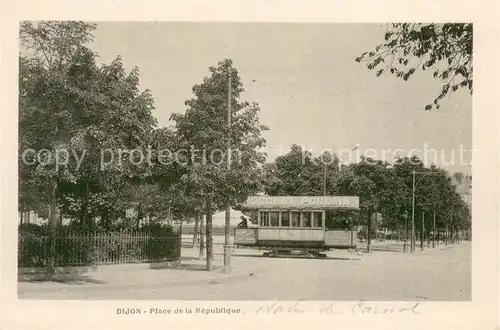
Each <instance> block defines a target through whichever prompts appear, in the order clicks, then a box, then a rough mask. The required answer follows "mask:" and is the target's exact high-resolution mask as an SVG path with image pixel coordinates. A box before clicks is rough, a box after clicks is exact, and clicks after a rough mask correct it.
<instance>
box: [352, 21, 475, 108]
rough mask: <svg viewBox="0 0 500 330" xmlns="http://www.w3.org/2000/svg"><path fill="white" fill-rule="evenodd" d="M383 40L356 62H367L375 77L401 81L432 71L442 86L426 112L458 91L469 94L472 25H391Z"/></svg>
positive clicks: (427, 106) (471, 74)
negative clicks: (416, 74)
mask: <svg viewBox="0 0 500 330" xmlns="http://www.w3.org/2000/svg"><path fill="white" fill-rule="evenodd" d="M384 39H385V42H384V43H382V44H380V45H378V46H377V47H375V49H374V50H373V51H370V52H365V53H363V54H362V55H361V56H360V57H357V58H356V61H357V62H361V61H363V62H366V66H367V68H368V69H369V70H376V74H377V76H380V75H382V74H383V73H386V72H389V73H390V74H393V75H395V76H396V77H398V78H401V79H403V80H408V79H410V77H411V76H412V75H413V74H414V73H415V72H417V70H419V69H421V70H423V71H425V70H432V71H433V76H434V78H437V79H440V80H442V81H443V86H442V89H441V92H440V93H439V94H438V96H437V97H436V98H435V99H434V101H433V104H428V105H426V106H425V109H426V110H431V109H432V108H433V107H436V108H438V109H439V107H440V103H439V102H440V100H441V99H443V98H444V97H445V96H446V95H448V94H449V93H450V92H455V91H457V90H458V89H459V88H467V89H468V90H469V92H470V94H472V83H473V67H472V45H473V29H472V23H445V24H434V23H432V24H417V23H394V24H391V25H390V26H389V27H388V29H387V32H386V33H385V36H384Z"/></svg>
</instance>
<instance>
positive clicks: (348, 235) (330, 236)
mask: <svg viewBox="0 0 500 330" xmlns="http://www.w3.org/2000/svg"><path fill="white" fill-rule="evenodd" d="M325 234H326V235H325V236H326V239H325V247H327V248H332V249H353V248H356V246H357V242H358V233H357V232H356V231H355V230H327V231H326V233H325Z"/></svg>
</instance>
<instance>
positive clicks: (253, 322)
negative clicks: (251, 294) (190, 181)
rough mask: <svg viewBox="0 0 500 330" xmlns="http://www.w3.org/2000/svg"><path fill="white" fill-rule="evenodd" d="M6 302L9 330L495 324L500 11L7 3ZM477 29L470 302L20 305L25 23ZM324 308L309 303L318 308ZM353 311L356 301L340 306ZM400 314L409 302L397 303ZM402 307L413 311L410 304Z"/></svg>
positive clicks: (472, 5)
mask: <svg viewBox="0 0 500 330" xmlns="http://www.w3.org/2000/svg"><path fill="white" fill-rule="evenodd" d="M1 12H2V14H1V15H2V17H1V22H2V31H1V34H2V62H1V68H2V70H1V72H2V75H1V79H2V80H1V85H0V86H1V95H0V97H1V98H0V99H1V104H2V110H1V112H2V121H1V125H2V130H1V134H2V140H1V141H2V150H3V151H4V157H2V162H1V165H0V166H1V169H2V184H1V186H2V204H1V205H2V206H1V209H2V259H1V265H2V288H1V291H2V304H1V307H0V308H1V313H2V316H1V319H2V320H3V321H0V325H2V326H3V327H4V328H5V329H31V328H33V329H49V328H50V329H59V328H60V329H68V328H87V327H96V328H105V329H114V328H120V329H123V328H134V329H137V328H143V327H144V328H145V327H147V328H160V327H161V328H165V327H167V328H174V329H175V328H183V329H184V328H186V329H189V328H193V329H195V328H214V329H225V328H227V329H229V328H230V329H255V328H258V327H264V328H281V327H286V328H287V329H304V328H318V329H328V328H366V327H369V328H382V327H383V328H394V329H400V328H408V329H417V328H427V327H429V328H432V329H434V328H438V329H445V328H450V329H451V328H454V329H465V328H467V329H468V328H478V329H490V328H493V327H494V326H495V325H497V326H498V319H497V317H496V311H497V310H498V293H499V292H498V289H499V286H498V274H499V272H498V206H497V204H498V200H499V199H498V197H499V194H498V191H499V189H498V188H499V186H498V182H499V177H498V168H499V167H498V165H499V162H498V151H499V145H498V138H499V134H498V132H499V131H498V128H499V127H498V119H499V116H498V110H499V101H498V91H499V90H500V89H499V84H498V76H499V75H498V73H499V65H498V59H499V58H500V54H499V51H498V45H499V42H498V41H499V40H498V35H499V29H498V18H497V16H496V13H497V12H498V3H497V2H486V1H482V2H479V1H450V2H444V1H440V2H434V1H418V2H404V1H398V2H396V1H395V2H392V3H391V2H389V1H350V2H347V1H346V2H343V1H335V2H334V1H330V2H327V1H267V2H264V1H262V2H258V1H178V2H168V1H108V2H103V1H93V2H90V1H89V2H84V1H60V2H58V1H50V2H49V1H37V2H36V1H29V2H28V1H26V2H22V1H12V2H7V1H5V2H4V3H3V5H2V9H1ZM46 19H61V20H62V19H64V20H69V19H71V20H73V19H78V20H91V21H143V20H147V21H155V20H158V21H212V22H216V21H234V22H240V21H243V22H391V21H415V22H420V21H426V22H430V21H432V22H437V21H441V22H444V21H472V22H473V23H474V71H475V72H474V76H475V77H474V78H475V82H474V99H473V108H474V111H473V112H474V113H473V146H474V148H480V149H481V150H482V151H483V152H481V153H479V154H478V155H479V157H480V163H479V164H475V165H474V167H473V176H474V185H473V195H474V207H473V219H474V222H473V233H474V241H473V249H472V256H473V257H472V267H473V286H472V296H473V299H472V302H471V303H431V302H429V303H422V305H421V306H420V307H421V308H420V314H402V315H393V316H387V315H382V316H380V315H379V316H376V315H371V316H369V315H361V316H357V317H353V316H352V315H349V314H348V313H347V314H343V315H335V316H331V315H330V316H325V315H319V314H317V313H314V312H310V313H306V314H303V315H254V314H253V313H251V311H252V310H255V308H256V306H258V305H259V302H231V303H230V304H229V305H231V306H232V307H234V308H241V309H243V310H246V311H248V312H247V313H246V314H245V315H244V316H238V315H236V316H226V315H222V316H194V317H189V318H188V317H186V316H172V317H170V316H169V317H168V318H166V317H151V316H149V317H134V316H130V317H128V316H117V315H116V314H115V313H114V311H115V310H116V308H117V307H121V306H131V307H134V306H137V307H142V306H146V307H149V306H153V305H154V306H165V307H166V306H174V307H181V306H186V305H187V304H189V305H190V306H191V307H193V308H195V307H196V306H207V305H211V306H214V307H215V305H216V304H217V303H215V302H212V303H210V302H201V301H200V302H190V303H187V302H183V301H169V302H160V301H159V302H153V301H130V302H126V301H25V300H18V299H17V282H16V281H17V269H16V266H15V265H16V251H17V244H16V241H17V235H15V233H16V230H17V228H16V225H17V217H18V215H17V193H16V191H17V189H16V187H17V177H16V176H17V157H16V156H15V155H16V153H17V54H18V52H17V49H18V40H17V36H18V32H17V31H18V30H17V25H18V21H19V20H46ZM323 304H324V303H316V302H308V303H304V306H308V309H309V308H310V309H311V310H314V309H318V307H319V306H320V305H323ZM339 304H342V306H343V308H345V309H348V308H349V306H350V305H352V302H346V303H339ZM391 304H392V305H394V306H401V304H402V303H398V302H392V303H391ZM404 304H407V303H406V302H405V303H404Z"/></svg>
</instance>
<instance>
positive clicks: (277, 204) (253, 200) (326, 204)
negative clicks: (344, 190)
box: [242, 196, 359, 209]
mask: <svg viewBox="0 0 500 330" xmlns="http://www.w3.org/2000/svg"><path fill="white" fill-rule="evenodd" d="M242 207H243V208H245V209H335V208H351V209H359V197H357V196H250V197H249V198H248V199H247V201H246V203H244V204H243V205H242Z"/></svg>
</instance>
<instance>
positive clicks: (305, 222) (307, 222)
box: [302, 212, 311, 228]
mask: <svg viewBox="0 0 500 330" xmlns="http://www.w3.org/2000/svg"><path fill="white" fill-rule="evenodd" d="M302 227H305V228H311V212H302Z"/></svg>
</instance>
